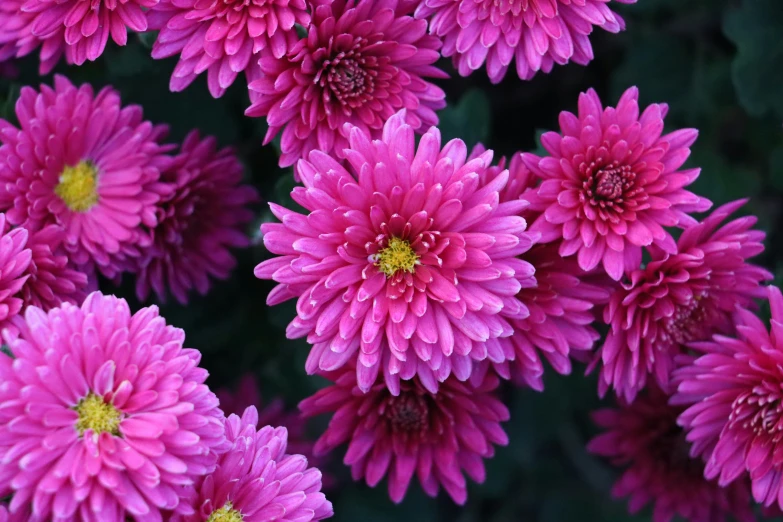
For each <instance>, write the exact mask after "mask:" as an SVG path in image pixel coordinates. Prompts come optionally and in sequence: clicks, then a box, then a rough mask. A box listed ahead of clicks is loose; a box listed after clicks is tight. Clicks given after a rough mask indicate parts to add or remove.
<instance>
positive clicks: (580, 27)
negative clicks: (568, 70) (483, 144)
mask: <svg viewBox="0 0 783 522" xmlns="http://www.w3.org/2000/svg"><path fill="white" fill-rule="evenodd" d="M610 1H611V0H520V1H517V2H515V1H514V0H501V1H497V0H421V3H420V4H419V7H418V9H417V10H416V17H417V18H429V19H430V33H432V34H435V35H437V36H439V37H440V38H441V39H443V50H442V53H443V56H452V57H453V58H452V59H453V61H454V66H455V67H456V68H457V69H458V70H459V73H460V74H461V75H462V76H468V75H470V74H471V73H472V72H473V71H475V70H477V69H479V68H481V67H482V66H483V65H484V63H485V62H486V64H487V74H488V75H489V79H490V80H491V81H492V83H499V82H500V80H502V79H503V77H504V76H505V75H506V71H507V70H508V68H509V65H510V64H511V61H512V60H516V69H517V75H518V76H519V78H520V79H522V80H529V79H531V78H532V77H533V76H535V74H536V73H537V72H538V71H544V72H547V73H548V72H550V71H551V70H552V66H553V65H554V64H559V65H565V64H566V63H568V62H575V63H578V64H580V65H587V64H588V63H589V62H590V61H591V60H592V59H593V48H592V46H591V45H590V39H589V36H590V33H592V32H593V27H594V26H598V27H600V28H602V29H604V30H605V31H609V32H610V33H618V32H620V31H622V30H623V29H625V22H623V19H622V18H620V15H618V14H617V13H615V12H613V11H612V10H611V9H609V5H608V4H609V2H610ZM616 1H617V2H619V3H623V4H633V3H635V2H636V0H616Z"/></svg>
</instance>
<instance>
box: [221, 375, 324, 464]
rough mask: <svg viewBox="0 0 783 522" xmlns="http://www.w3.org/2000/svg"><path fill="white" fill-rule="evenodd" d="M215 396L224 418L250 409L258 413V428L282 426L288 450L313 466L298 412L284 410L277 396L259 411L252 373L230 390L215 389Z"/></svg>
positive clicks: (259, 396)
mask: <svg viewBox="0 0 783 522" xmlns="http://www.w3.org/2000/svg"><path fill="white" fill-rule="evenodd" d="M215 395H217V397H218V399H220V408H221V409H222V410H223V411H224V412H225V414H226V416H228V415H241V414H242V413H243V412H244V411H245V410H246V409H247V408H249V407H250V406H253V407H254V408H256V410H257V412H258V424H259V425H261V426H283V427H284V428H285V429H286V430H287V431H288V451H290V452H292V453H296V454H300V455H304V456H305V457H307V460H308V461H309V462H310V463H311V464H312V465H316V460H315V459H313V458H312V453H313V442H312V441H311V440H309V439H308V438H307V432H306V430H307V423H306V421H305V420H304V419H303V418H302V417H301V416H300V415H299V412H297V411H295V410H294V411H288V410H286V408H285V403H284V402H283V400H282V399H281V398H279V397H278V398H276V399H274V400H273V401H271V402H269V403H268V404H264V405H263V408H262V401H261V394H260V393H259V392H258V383H257V382H256V379H255V377H253V375H252V374H250V373H246V374H245V375H243V376H242V378H241V379H239V382H238V383H237V385H236V387H235V388H234V389H233V390H230V389H227V388H222V389H220V390H216V391H215ZM258 410H260V411H258Z"/></svg>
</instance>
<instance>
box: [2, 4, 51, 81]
mask: <svg viewBox="0 0 783 522" xmlns="http://www.w3.org/2000/svg"><path fill="white" fill-rule="evenodd" d="M28 2H29V0H3V1H2V2H0V68H3V67H2V66H3V65H4V64H5V63H7V62H6V60H11V59H13V58H21V57H23V56H27V55H28V54H30V53H32V52H33V51H35V50H36V49H38V48H40V49H41V52H40V61H41V65H40V67H39V68H38V72H39V73H40V74H41V75H42V76H43V75H45V74H49V73H50V72H51V71H52V69H54V66H55V65H57V62H59V61H60V58H61V57H62V55H63V52H64V51H65V42H64V41H63V35H62V31H61V30H60V31H54V32H53V33H50V34H47V35H40V36H38V35H35V34H33V24H34V23H35V20H36V18H37V15H36V13H34V12H27V11H24V10H22V7H23V6H24V5H25V4H27V3H28Z"/></svg>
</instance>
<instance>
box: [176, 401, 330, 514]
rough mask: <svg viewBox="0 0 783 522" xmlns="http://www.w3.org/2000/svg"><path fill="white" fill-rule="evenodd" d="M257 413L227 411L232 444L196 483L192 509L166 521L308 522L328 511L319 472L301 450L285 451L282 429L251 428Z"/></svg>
mask: <svg viewBox="0 0 783 522" xmlns="http://www.w3.org/2000/svg"><path fill="white" fill-rule="evenodd" d="M257 425H258V412H257V411H256V409H255V408H254V407H252V406H250V407H248V408H247V409H246V410H245V412H244V414H243V415H242V417H241V418H240V417H237V416H236V415H231V416H229V417H228V419H226V421H225V433H226V439H227V440H228V442H229V444H230V445H231V448H230V449H229V450H228V452H227V453H225V454H223V455H222V456H221V457H220V460H219V461H218V466H217V469H216V470H215V472H214V473H211V474H209V475H207V476H206V477H205V478H204V479H203V480H202V481H201V483H200V484H199V485H198V488H197V491H198V497H197V500H195V504H196V505H195V513H193V514H190V515H185V516H180V515H177V514H175V515H174V516H173V517H172V518H171V522H206V521H210V522H216V521H227V522H228V521H234V520H236V521H240V520H241V521H242V522H269V521H272V520H278V521H280V522H309V521H311V520H323V519H325V518H329V517H331V516H332V504H331V502H329V501H328V500H326V497H325V496H324V494H323V493H321V472H320V471H318V469H317V468H312V467H308V465H307V459H306V458H305V457H303V456H302V455H287V454H286V449H287V448H286V438H287V435H286V430H285V428H273V427H271V426H265V427H263V428H261V429H260V430H256V426H257Z"/></svg>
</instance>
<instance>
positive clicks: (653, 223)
mask: <svg viewBox="0 0 783 522" xmlns="http://www.w3.org/2000/svg"><path fill="white" fill-rule="evenodd" d="M638 96H639V93H638V90H637V89H636V87H632V88H630V89H628V90H627V91H625V94H623V96H622V98H620V102H619V103H618V104H617V108H616V109H615V108H612V107H607V108H606V109H603V108H602V107H601V101H600V100H599V99H598V95H597V94H596V93H595V91H593V90H592V89H591V90H589V91H588V92H587V93H583V94H581V95H580V96H579V114H578V116H576V115H574V114H571V113H570V112H561V113H560V128H561V133H562V134H558V133H556V132H547V133H546V134H544V135H543V136H542V137H541V144H542V145H543V146H544V148H545V149H546V150H547V152H548V153H549V154H550V156H546V157H544V158H540V157H538V156H536V155H534V154H524V155H523V158H524V160H525V164H526V165H527V166H528V167H529V168H530V170H532V171H533V173H535V174H536V175H537V176H539V177H540V178H542V179H543V182H542V183H541V186H540V187H539V189H538V192H537V193H536V195H535V197H531V203H532V207H533V208H534V209H536V210H540V211H542V212H543V213H542V215H541V216H540V217H539V218H538V219H536V221H535V223H533V225H532V226H531V231H537V232H541V233H542V241H543V242H550V241H555V240H558V241H559V240H561V239H562V240H563V241H562V243H561V244H560V254H561V255H562V256H564V257H567V256H570V255H573V254H578V256H577V260H578V261H579V266H580V267H581V268H582V269H584V270H592V269H593V268H595V267H596V266H598V264H599V263H601V262H603V266H604V268H605V269H606V272H607V273H608V274H609V275H610V276H611V277H612V278H613V279H615V280H619V279H620V278H621V277H622V275H623V271H624V270H635V269H636V268H638V267H639V265H640V264H641V247H649V246H650V245H655V246H657V247H658V248H660V249H663V250H664V251H666V252H669V253H674V252H676V246H675V244H674V239H673V238H672V236H671V234H670V233H669V232H667V231H666V230H664V228H663V227H673V226H679V227H682V228H686V227H688V226H690V225H693V224H695V220H694V219H693V218H692V217H690V216H689V215H688V213H689V212H703V211H705V210H707V209H709V207H710V205H711V203H710V202H709V201H707V200H706V199H704V198H701V197H699V196H697V195H695V194H693V193H691V192H688V191H687V190H684V188H683V187H685V186H687V185H689V184H690V183H692V182H693V181H694V180H695V179H696V178H697V177H698V175H699V169H688V170H682V171H680V170H677V169H679V168H680V166H682V164H683V163H684V162H685V160H686V159H687V158H688V155H689V154H690V149H689V147H690V145H691V144H692V143H693V142H694V141H695V140H696V136H697V131H696V130H695V129H683V130H678V131H675V132H672V133H670V134H667V135H665V136H661V132H662V131H663V118H664V116H665V115H666V112H667V111H668V107H667V106H666V105H665V104H654V105H650V106H649V107H648V108H647V109H645V111H644V112H643V113H642V115H641V116H639V106H638V103H637V101H638Z"/></svg>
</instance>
